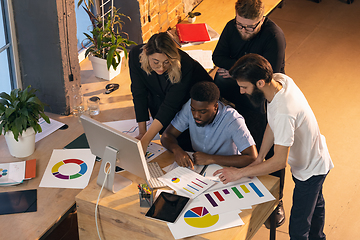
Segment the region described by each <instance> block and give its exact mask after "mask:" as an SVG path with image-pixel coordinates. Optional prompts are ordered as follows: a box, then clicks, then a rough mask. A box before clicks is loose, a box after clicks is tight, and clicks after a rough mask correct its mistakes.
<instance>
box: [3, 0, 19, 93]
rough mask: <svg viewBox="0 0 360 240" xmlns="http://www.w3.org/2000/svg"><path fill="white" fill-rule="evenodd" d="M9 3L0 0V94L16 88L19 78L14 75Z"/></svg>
mask: <svg viewBox="0 0 360 240" xmlns="http://www.w3.org/2000/svg"><path fill="white" fill-rule="evenodd" d="M9 9H10V2H9V1H8V0H0V76H1V81H0V92H7V93H10V91H11V90H12V89H14V88H17V87H18V85H19V83H18V82H17V80H19V78H18V77H17V74H16V64H15V61H14V52H15V49H14V45H13V42H14V34H13V32H11V18H10V15H9V13H11V11H9Z"/></svg>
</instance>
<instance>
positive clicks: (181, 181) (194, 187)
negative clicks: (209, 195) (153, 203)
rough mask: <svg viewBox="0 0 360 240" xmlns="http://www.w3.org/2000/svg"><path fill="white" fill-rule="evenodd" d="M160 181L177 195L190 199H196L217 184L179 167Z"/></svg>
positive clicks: (160, 178)
mask: <svg viewBox="0 0 360 240" xmlns="http://www.w3.org/2000/svg"><path fill="white" fill-rule="evenodd" d="M158 179H159V180H160V181H162V182H164V183H165V184H166V185H168V186H169V187H171V188H172V189H174V190H175V191H176V194H178V195H182V196H185V197H189V198H196V197H197V196H199V195H200V194H201V193H203V192H204V191H206V189H208V188H210V187H211V186H212V185H214V184H215V182H213V181H211V180H209V179H207V178H205V177H203V176H201V175H200V174H198V173H196V172H194V171H192V170H190V169H188V168H185V167H177V168H175V169H173V170H171V171H170V172H168V173H166V174H165V175H163V176H161V177H159V178H158Z"/></svg>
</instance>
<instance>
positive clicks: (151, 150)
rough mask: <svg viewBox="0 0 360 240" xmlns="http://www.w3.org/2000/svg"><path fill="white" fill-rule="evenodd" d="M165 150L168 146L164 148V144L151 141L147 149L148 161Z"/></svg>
mask: <svg viewBox="0 0 360 240" xmlns="http://www.w3.org/2000/svg"><path fill="white" fill-rule="evenodd" d="M165 151H166V148H164V147H163V146H161V145H159V144H156V143H153V142H151V143H150V144H149V146H148V148H147V150H146V154H145V157H146V161H147V162H150V161H151V160H153V159H154V158H156V157H157V156H159V155H160V154H162V153H163V152H165Z"/></svg>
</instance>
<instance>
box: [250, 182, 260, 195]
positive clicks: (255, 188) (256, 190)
mask: <svg viewBox="0 0 360 240" xmlns="http://www.w3.org/2000/svg"><path fill="white" fill-rule="evenodd" d="M249 185H250V187H251V188H252V189H253V190H254V191H255V192H256V194H257V195H258V196H259V197H263V196H264V194H263V193H262V192H260V190H259V189H258V188H257V187H256V186H255V184H254V183H249Z"/></svg>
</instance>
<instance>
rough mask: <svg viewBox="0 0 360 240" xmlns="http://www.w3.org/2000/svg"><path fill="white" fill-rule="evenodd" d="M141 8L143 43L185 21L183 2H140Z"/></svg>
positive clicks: (171, 0) (151, 0)
mask: <svg viewBox="0 0 360 240" xmlns="http://www.w3.org/2000/svg"><path fill="white" fill-rule="evenodd" d="M138 1H139V8H140V18H141V19H140V22H141V30H142V37H143V41H144V42H147V40H149V38H150V37H151V36H152V35H153V34H155V33H158V32H163V31H166V30H167V29H168V28H169V27H174V26H175V25H176V24H177V23H178V22H180V21H181V20H183V19H184V18H185V16H186V15H187V14H185V13H184V3H183V1H182V0H138Z"/></svg>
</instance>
